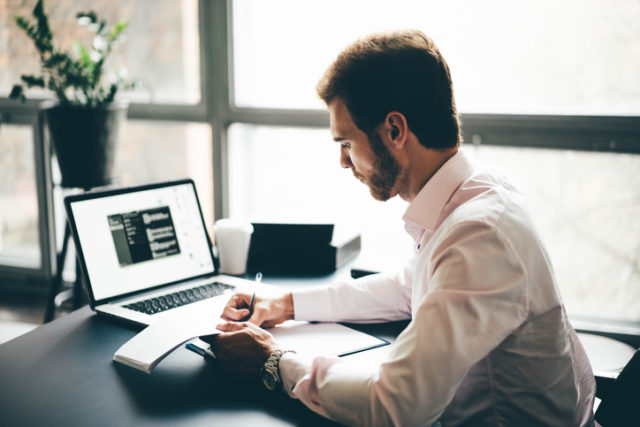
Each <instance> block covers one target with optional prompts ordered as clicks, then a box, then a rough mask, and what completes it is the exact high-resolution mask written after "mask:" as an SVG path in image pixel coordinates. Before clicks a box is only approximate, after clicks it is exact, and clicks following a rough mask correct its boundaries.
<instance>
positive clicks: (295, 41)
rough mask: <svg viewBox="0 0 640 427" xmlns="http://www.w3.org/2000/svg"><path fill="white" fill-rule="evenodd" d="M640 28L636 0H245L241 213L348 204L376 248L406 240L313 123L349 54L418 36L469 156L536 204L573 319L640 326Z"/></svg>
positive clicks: (232, 181)
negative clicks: (386, 34)
mask: <svg viewBox="0 0 640 427" xmlns="http://www.w3.org/2000/svg"><path fill="white" fill-rule="evenodd" d="M292 17H295V19H292ZM365 17H366V19H364V18H365ZM638 22H640V4H638V3H637V2H633V1H624V0H621V1H617V2H613V3H612V2H605V1H594V2H588V3H585V2H580V1H578V0H563V1H559V2H558V1H553V0H543V1H542V2H509V1H506V0H505V1H498V0H495V1H490V2H473V1H462V2H434V1H426V2H415V1H398V2H393V3H389V2H388V1H366V0H360V1H349V2H341V1H339V0H328V1H323V2H304V3H302V2H296V1H294V0H276V1H270V2H261V1H259V0H242V1H234V2H233V66H234V68H233V69H234V74H233V79H232V82H233V90H234V92H233V93H232V98H231V99H232V101H233V102H234V103H235V106H236V108H237V110H238V111H239V112H240V113H242V112H249V113H247V114H244V115H242V114H238V120H239V121H242V122H244V123H243V124H233V125H232V126H231V131H230V135H229V156H230V157H229V159H230V160H229V173H230V176H229V185H230V188H231V189H230V191H229V194H230V200H229V207H230V213H231V214H233V215H236V214H240V213H242V214H259V213H261V212H262V211H263V210H264V209H265V207H266V206H286V211H284V212H281V213H280V215H281V216H284V215H288V214H289V213H291V212H297V211H299V210H301V209H302V210H305V211H306V210H308V211H313V212H316V213H321V212H322V213H324V214H329V213H335V212H327V209H328V207H329V206H331V207H336V206H338V207H339V209H338V210H339V211H340V212H339V213H340V214H341V215H342V216H343V218H342V219H343V220H345V221H348V220H349V219H351V222H354V220H355V221H357V220H358V219H365V223H363V224H361V229H362V231H363V237H364V238H363V242H364V245H365V250H366V249H367V248H372V247H375V244H376V242H377V243H380V242H382V241H385V239H389V237H388V236H387V237H385V236H383V235H380V234H378V233H379V232H380V230H379V228H380V227H379V226H380V225H381V224H385V225H387V224H394V225H393V226H392V227H391V228H392V229H394V231H389V232H388V234H389V235H391V234H394V232H398V233H400V234H402V233H403V231H402V228H401V227H400V226H397V221H398V219H399V217H400V216H401V215H402V213H403V210H404V207H403V204H402V203H401V202H398V203H395V201H394V203H391V204H380V203H377V204H376V203H375V202H372V201H369V200H368V194H367V191H366V189H364V188H359V187H358V186H357V183H355V184H351V183H350V182H349V181H353V180H352V179H350V178H351V177H350V176H349V174H348V173H347V174H346V177H345V174H342V175H340V173H339V172H338V171H336V170H335V169H337V168H338V166H337V164H338V157H337V153H331V151H332V149H333V147H332V143H331V141H330V137H329V135H328V134H327V133H326V118H325V119H324V120H325V121H324V122H322V121H321V120H320V115H319V114H318V116H316V117H317V122H313V119H311V118H310V117H313V116H311V114H312V113H311V111H314V110H319V109H323V108H324V106H323V105H322V103H321V102H320V101H319V100H318V99H317V95H316V93H315V85H316V83H317V81H318V79H319V78H320V77H321V74H322V72H324V70H325V69H326V67H327V66H328V65H329V64H330V62H331V61H332V60H333V59H334V58H335V55H336V54H337V53H338V52H339V51H340V50H341V49H342V48H343V47H344V46H345V45H346V44H348V43H350V42H351V41H353V40H355V39H356V38H357V37H360V36H362V35H364V34H368V33H370V32H373V31H378V30H388V29H397V28H417V29H420V30H423V31H424V32H425V33H426V34H429V35H430V36H432V37H433V38H434V40H435V41H436V43H437V44H438V46H439V48H440V49H441V51H442V53H443V55H444V56H445V58H446V59H447V61H448V63H449V66H450V69H451V72H452V77H453V81H454V89H455V94H456V100H457V105H458V109H459V111H460V112H461V113H462V122H463V130H464V134H465V140H466V144H465V149H466V150H467V152H469V153H471V155H472V157H475V158H477V160H478V161H480V162H482V163H484V164H488V165H489V166H490V167H491V168H492V169H497V170H498V171H501V172H502V173H503V174H504V175H506V176H508V177H509V178H511V180H512V181H515V183H516V184H517V185H518V186H519V187H520V189H521V190H522V191H523V192H524V193H525V194H526V195H527V197H528V200H529V202H530V205H531V208H532V213H533V216H534V220H535V221H536V223H537V224H538V227H539V229H540V233H541V235H542V237H543V239H544V241H545V243H546V245H547V248H548V250H549V253H550V255H551V258H552V260H553V264H554V266H555V270H556V274H557V279H558V284H559V287H560V290H561V293H562V295H563V298H564V300H565V303H566V306H567V309H568V311H569V312H570V314H571V315H572V316H578V317H591V318H594V317H597V318H605V319H615V320H620V321H628V322H631V323H633V324H636V325H638V324H640V309H639V308H638V307H640V275H639V274H638V266H639V263H640V258H638V254H640V242H639V241H638V239H637V237H636V236H637V235H638V231H640V230H638V227H637V221H635V218H637V216H638V214H639V213H640V212H639V211H640V203H639V201H640V198H639V196H640V194H639V193H638V190H637V188H640V187H638V174H637V171H638V170H639V166H640V156H638V153H640V147H639V146H638V144H637V141H638V140H640V121H639V120H638V117H637V116H638V115H640V59H639V58H640V55H638V52H640V39H639V38H638V37H637V31H638V28H639V27H638V24H637V23H638ZM305 53H309V54H305ZM282 109H284V110H285V111H282ZM287 110H290V111H291V113H290V115H287V112H286V111H287ZM304 110H307V111H309V112H308V113H307V115H306V116H300V115H301V112H302V111H304ZM294 114H297V115H298V118H296V117H294V116H293V115H294ZM534 114H535V115H537V116H534ZM568 115H572V116H568ZM593 115H598V116H599V117H591V116H593ZM587 116H590V117H587ZM610 116H618V117H610ZM621 116H627V117H621ZM315 124H317V125H318V126H322V130H316V129H312V128H307V127H306V126H309V125H315ZM265 125H269V126H265ZM278 125H281V126H278ZM291 126H298V127H297V128H295V129H294V128H291ZM323 139H324V142H322V140H323ZM594 149H595V150H598V152H595V151H591V150H594ZM270 170H271V172H269V171H270ZM255 171H260V172H259V173H255ZM266 177H268V178H266ZM332 189H333V190H334V192H331V190H332ZM305 190H306V191H305ZM270 200H277V201H278V203H273V204H270V203H269V201H270ZM386 215H389V216H391V217H392V218H393V219H391V218H390V217H389V216H386ZM349 217H350V218H349ZM394 221H396V222H394ZM376 225H378V227H377V228H376ZM387 242H388V243H389V244H388V245H387V247H386V248H387V249H386V250H389V249H388V247H395V246H396V245H398V247H401V248H402V247H403V246H401V245H402V242H401V239H400V238H397V239H396V240H387ZM380 250H385V246H384V245H380V246H378V247H375V250H372V252H376V251H380Z"/></svg>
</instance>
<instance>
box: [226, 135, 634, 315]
mask: <svg viewBox="0 0 640 427" xmlns="http://www.w3.org/2000/svg"><path fill="white" fill-rule="evenodd" d="M338 150H339V149H338V145H337V144H335V143H334V142H332V141H331V138H330V135H329V132H328V131H327V130H318V129H301V128H282V127H267V126H252V125H245V124H235V125H233V126H232V127H231V129H230V149H229V170H230V177H229V179H230V214H231V216H236V217H244V218H248V219H257V220H262V219H263V218H267V219H276V220H280V221H283V220H284V221H297V220H299V219H301V218H311V219H320V220H329V221H337V222H338V223H341V224H345V225H348V226H349V227H351V228H352V229H357V230H360V231H361V232H362V236H363V256H362V257H361V258H363V259H365V260H366V261H367V266H372V265H373V266H374V267H375V265H376V264H377V263H379V264H378V265H379V267H381V268H385V267H388V266H390V264H385V262H384V260H385V259H394V260H398V259H403V257H408V256H409V254H410V252H411V244H410V243H411V240H410V239H409V238H408V237H407V235H406V233H405V232H404V229H403V222H402V220H401V217H402V214H403V213H404V210H405V209H406V204H405V203H404V202H403V201H402V200H400V199H399V198H395V199H392V200H390V201H388V202H384V203H381V202H376V201H374V200H373V199H372V198H371V196H370V195H369V192H368V189H367V188H366V187H365V186H363V185H362V184H361V183H359V182H358V181H357V180H355V179H354V178H353V177H352V176H351V172H350V171H348V170H343V169H342V168H341V167H340V166H339V163H338V159H339V151H338ZM464 150H465V151H466V152H467V153H468V154H469V155H470V156H471V157H472V158H473V159H474V160H475V161H476V162H478V164H479V165H481V167H482V166H486V167H487V168H488V169H490V170H494V171H496V172H498V173H499V174H502V175H504V176H506V177H507V178H508V179H509V180H511V181H512V182H513V183H514V184H515V185H516V186H517V187H518V188H519V189H520V190H521V191H522V192H523V193H524V194H525V196H526V198H527V200H528V203H529V205H530V207H531V213H532V217H533V219H534V222H535V223H536V225H537V227H538V229H539V231H540V234H541V236H542V239H543V241H544V242H545V244H546V247H547V249H548V252H549V254H550V257H551V260H552V263H553V266H554V269H555V272H556V277H557V280H558V285H559V288H560V291H561V294H562V296H563V298H564V301H565V303H566V306H567V309H568V311H569V312H570V314H572V315H585V316H590V317H601V318H610V319H618V320H620V319H624V320H630V321H640V308H639V307H640V273H639V271H640V240H638V236H640V222H638V221H637V218H638V217H640V175H639V174H638V173H637V171H638V170H640V156H637V155H628V154H609V153H594V152H575V151H565V150H542V149H523V148H503V147H489V146H479V147H474V146H464ZM372 258H373V260H374V261H375V262H371V260H372Z"/></svg>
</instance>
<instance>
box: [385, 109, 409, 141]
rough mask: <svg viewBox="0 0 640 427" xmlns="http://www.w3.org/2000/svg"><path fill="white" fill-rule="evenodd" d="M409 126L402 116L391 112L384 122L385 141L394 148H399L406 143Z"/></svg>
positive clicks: (396, 112)
mask: <svg viewBox="0 0 640 427" xmlns="http://www.w3.org/2000/svg"><path fill="white" fill-rule="evenodd" d="M408 134H409V126H408V125H407V119H406V117H405V116H404V114H402V113H400V112H398V111H391V112H390V113H389V114H387V117H386V118H385V121H384V135H385V137H386V138H387V141H388V142H389V143H390V144H391V145H392V146H394V147H395V148H401V147H403V146H404V144H405V142H406V141H407V136H408Z"/></svg>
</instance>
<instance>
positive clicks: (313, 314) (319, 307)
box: [292, 286, 334, 322]
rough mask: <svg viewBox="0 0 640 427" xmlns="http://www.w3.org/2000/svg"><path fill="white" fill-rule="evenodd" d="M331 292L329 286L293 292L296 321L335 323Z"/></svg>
mask: <svg viewBox="0 0 640 427" xmlns="http://www.w3.org/2000/svg"><path fill="white" fill-rule="evenodd" d="M329 292H330V290H329V287H328V286H318V287H312V288H307V289H301V290H296V291H294V292H292V296H293V312H294V313H293V317H294V319H295V320H307V321H316V322H333V317H334V316H333V311H332V310H331V299H330V294H329Z"/></svg>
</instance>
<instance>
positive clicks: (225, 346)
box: [201, 322, 279, 377]
mask: <svg viewBox="0 0 640 427" xmlns="http://www.w3.org/2000/svg"><path fill="white" fill-rule="evenodd" d="M217 328H218V329H219V330H221V331H222V333H220V334H217V335H209V336H205V337H201V338H202V339H203V340H204V341H206V342H208V343H210V344H211V350H212V351H213V353H214V354H215V355H216V361H217V362H218V363H220V366H221V367H222V369H224V370H225V371H228V372H231V373H233V374H237V375H243V376H246V377H258V376H259V375H260V370H261V369H262V367H263V365H264V363H265V362H266V361H267V359H268V358H269V355H270V354H271V353H272V352H273V351H275V350H277V349H278V348H279V346H278V344H277V343H276V341H275V340H274V338H273V336H272V335H271V334H270V333H269V332H267V331H265V330H264V329H262V328H260V327H259V326H256V325H254V324H253V323H251V322H227V323H223V324H220V325H218V326H217Z"/></svg>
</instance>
